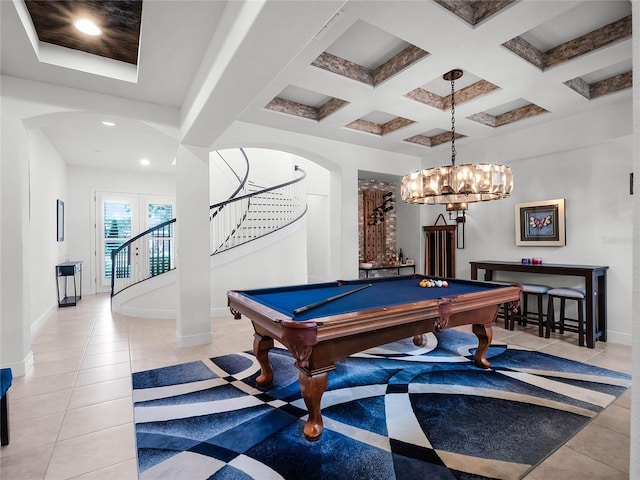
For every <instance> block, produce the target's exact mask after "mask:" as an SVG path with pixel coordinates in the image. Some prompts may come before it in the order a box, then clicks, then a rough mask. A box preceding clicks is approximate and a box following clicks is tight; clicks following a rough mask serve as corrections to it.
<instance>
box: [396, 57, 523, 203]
mask: <svg viewBox="0 0 640 480" xmlns="http://www.w3.org/2000/svg"><path fill="white" fill-rule="evenodd" d="M461 77H462V70H458V69H456V70H451V71H450V72H448V73H445V74H444V75H443V76H442V78H443V79H445V80H448V81H450V82H451V165H444V166H441V167H436V168H427V169H424V170H418V171H417V172H411V173H407V174H406V175H405V176H404V177H403V178H402V187H401V196H402V200H404V201H405V202H406V203H426V204H429V205H434V204H448V208H447V210H448V211H451V210H466V208H456V207H458V206H462V204H465V207H466V204H467V203H472V202H485V201H488V200H498V199H500V198H505V197H508V196H509V195H510V194H511V190H512V189H513V174H512V173H511V169H510V168H509V167H506V166H504V165H497V164H493V163H469V164H464V165H456V128H455V125H456V120H455V111H456V109H455V98H454V97H455V96H454V83H455V81H456V80H458V79H459V78H461Z"/></svg>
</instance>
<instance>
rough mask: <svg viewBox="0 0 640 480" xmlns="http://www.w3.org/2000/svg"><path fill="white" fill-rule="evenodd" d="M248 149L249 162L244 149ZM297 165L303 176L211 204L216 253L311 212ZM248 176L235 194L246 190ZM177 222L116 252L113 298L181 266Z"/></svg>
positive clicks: (142, 235)
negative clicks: (177, 252) (178, 263)
mask: <svg viewBox="0 0 640 480" xmlns="http://www.w3.org/2000/svg"><path fill="white" fill-rule="evenodd" d="M241 150H242V149H241ZM242 153H243V155H244V156H245V160H246V161H247V165H248V159H247V157H246V155H245V153H244V151H242ZM248 170H249V169H248V168H247V175H248ZM295 170H296V171H298V172H300V173H301V175H300V176H298V178H295V179H294V180H291V181H289V182H285V183H282V184H280V185H276V186H274V187H270V188H266V189H262V190H259V191H256V192H253V193H250V194H245V195H242V196H239V197H235V198H231V199H229V200H226V201H224V202H220V203H217V204H215V205H211V206H210V212H211V215H210V222H209V224H210V228H211V235H210V238H211V239H212V240H211V245H212V251H211V255H215V254H217V253H221V252H223V251H226V250H229V249H231V248H234V247H237V246H239V245H242V244H245V243H247V242H250V241H252V240H256V239H257V238H260V237H262V236H264V235H268V234H269V233H272V232H275V231H277V230H280V229H281V228H284V227H285V226H287V225H290V224H291V223H293V222H295V221H297V220H298V219H299V218H301V217H302V216H303V215H304V214H305V213H306V211H307V204H306V201H305V200H304V198H305V197H304V193H303V192H302V188H301V182H302V180H304V179H305V178H306V173H305V172H304V171H303V170H302V169H300V168H299V167H298V166H297V165H296V167H295ZM247 175H245V177H244V178H243V179H242V182H241V184H240V185H239V186H238V188H237V189H236V191H235V192H234V194H233V195H237V193H239V192H241V191H244V190H245V189H246V183H247ZM175 223H176V219H175V218H174V219H172V220H169V221H167V222H164V223H161V224H159V225H156V226H155V227H153V228H150V229H149V230H147V231H145V232H142V233H140V234H139V235H136V236H135V237H133V238H132V239H130V240H128V241H127V242H125V243H123V244H122V245H120V246H119V247H118V248H116V249H114V250H113V251H112V252H111V296H112V297H113V296H114V295H116V294H118V293H119V292H121V291H123V290H125V289H126V288H128V287H130V286H132V285H135V284H136V283H140V282H142V281H144V280H147V279H149V278H152V277H155V276H158V275H160V274H163V273H166V272H168V271H170V270H173V269H175V268H176V267H175V251H174V245H175V241H174V240H175V239H174V224H175ZM213 247H215V248H213Z"/></svg>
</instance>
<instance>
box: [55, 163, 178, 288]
mask: <svg viewBox="0 0 640 480" xmlns="http://www.w3.org/2000/svg"><path fill="white" fill-rule="evenodd" d="M96 191H107V192H119V193H139V194H146V195H169V196H175V191H176V190H175V176H174V175H166V174H153V173H147V172H144V171H135V170H131V171H122V170H120V171H119V170H111V169H106V168H86V167H73V166H71V167H68V174H67V198H68V201H67V202H65V214H66V223H67V230H66V233H65V243H67V242H68V247H67V249H68V253H69V256H70V257H73V258H72V260H81V261H82V262H83V276H82V291H83V294H84V293H85V292H86V293H95V291H96V288H95V283H94V280H95V278H96V265H95V256H94V254H93V253H94V250H95V248H96V240H95V236H96V232H95V229H93V228H91V226H92V225H95V224H96V205H95V201H94V194H95V192H96Z"/></svg>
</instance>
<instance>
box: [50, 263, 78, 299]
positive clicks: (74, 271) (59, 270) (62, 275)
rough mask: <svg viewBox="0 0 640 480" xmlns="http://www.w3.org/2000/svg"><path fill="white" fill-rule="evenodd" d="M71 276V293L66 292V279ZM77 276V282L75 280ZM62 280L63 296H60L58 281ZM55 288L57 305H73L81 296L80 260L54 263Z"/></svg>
mask: <svg viewBox="0 0 640 480" xmlns="http://www.w3.org/2000/svg"><path fill="white" fill-rule="evenodd" d="M69 277H73V295H68V294H67V280H68V279H69ZM76 278H79V282H78V281H76ZM61 281H64V291H63V296H62V298H60V282H61ZM56 288H57V290H58V307H73V306H75V305H77V304H78V301H79V300H80V299H81V298H82V262H79V261H78V262H74V261H70V262H64V263H61V264H59V265H56Z"/></svg>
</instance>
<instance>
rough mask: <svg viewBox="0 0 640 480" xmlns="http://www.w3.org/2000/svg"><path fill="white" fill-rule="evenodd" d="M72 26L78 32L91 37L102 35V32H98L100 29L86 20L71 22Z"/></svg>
mask: <svg viewBox="0 0 640 480" xmlns="http://www.w3.org/2000/svg"><path fill="white" fill-rule="evenodd" d="M73 26H74V27H76V28H77V29H78V30H80V31H81V32H82V33H85V34H87V35H91V36H92V37H95V36H97V35H100V34H101V33H102V30H100V28H99V27H98V26H97V25H96V24H95V23H93V22H92V21H91V20H87V19H86V18H81V19H78V20H76V21H75V22H73Z"/></svg>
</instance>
